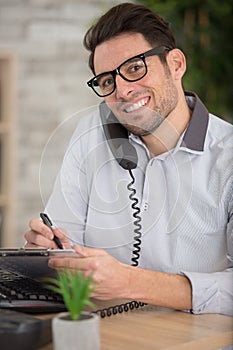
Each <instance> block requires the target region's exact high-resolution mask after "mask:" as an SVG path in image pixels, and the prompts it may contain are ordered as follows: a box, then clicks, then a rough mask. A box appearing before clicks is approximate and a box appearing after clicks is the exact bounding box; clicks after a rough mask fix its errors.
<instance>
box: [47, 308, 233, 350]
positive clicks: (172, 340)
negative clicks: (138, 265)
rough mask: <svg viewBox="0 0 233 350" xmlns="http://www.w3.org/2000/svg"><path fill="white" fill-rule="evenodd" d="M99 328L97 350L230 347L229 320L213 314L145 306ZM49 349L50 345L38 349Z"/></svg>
mask: <svg viewBox="0 0 233 350" xmlns="http://www.w3.org/2000/svg"><path fill="white" fill-rule="evenodd" d="M100 327H101V350H152V349H153V350H156V349H169V350H197V349H198V350H201V349H203V350H211V349H220V348H222V347H224V346H227V345H231V344H233V317H228V316H223V315H217V314H209V315H191V314H189V313H184V312H179V311H171V310H168V309H161V308H156V307H152V306H146V307H144V308H143V309H139V310H135V311H129V312H128V313H122V314H118V315H115V316H111V317H108V318H104V319H101V322H100ZM52 349H53V346H52V344H48V345H47V346H45V347H43V348H41V350H52ZM93 350H94V349H93Z"/></svg>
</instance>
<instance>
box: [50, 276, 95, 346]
mask: <svg viewBox="0 0 233 350" xmlns="http://www.w3.org/2000/svg"><path fill="white" fill-rule="evenodd" d="M47 282H49V285H47V288H49V289H51V290H53V291H55V292H56V293H59V294H60V295H61V296H62V298H63V300H64V303H65V305H66V307H67V310H68V312H62V313H60V314H58V315H57V316H56V317H54V318H53V320H52V333H53V343H54V350H64V349H66V350H73V349H75V350H77V349H82V350H93V349H95V350H98V349H100V332H99V316H98V315H97V314H94V313H91V312H87V311H84V308H85V307H86V306H90V307H91V308H93V307H94V304H93V303H92V302H91V301H90V295H91V292H92V291H93V281H92V277H91V276H89V277H86V276H85V275H84V274H82V273H81V272H79V271H78V270H75V271H74V272H71V271H70V270H69V269H64V270H62V271H59V272H58V273H57V278H48V279H47Z"/></svg>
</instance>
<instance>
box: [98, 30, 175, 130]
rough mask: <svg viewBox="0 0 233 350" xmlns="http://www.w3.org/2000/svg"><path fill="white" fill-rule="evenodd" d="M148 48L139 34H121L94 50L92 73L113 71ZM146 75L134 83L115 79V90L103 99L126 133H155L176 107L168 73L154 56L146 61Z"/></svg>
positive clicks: (148, 45)
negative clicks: (127, 131)
mask: <svg viewBox="0 0 233 350" xmlns="http://www.w3.org/2000/svg"><path fill="white" fill-rule="evenodd" d="M151 48H152V47H151V46H150V44H149V43H148V42H147V41H146V40H145V38H144V37H143V36H142V35H141V34H140V33H132V34H122V35H120V36H118V37H115V38H113V39H110V40H108V41H106V42H104V43H102V44H100V45H99V46H97V47H96V50H95V56H94V67H95V73H96V75H97V74H100V73H103V72H107V71H112V70H114V69H116V68H117V67H118V66H119V65H120V64H121V63H122V62H124V61H126V60H127V59H129V58H131V57H133V56H135V55H138V54H141V53H143V52H146V51H148V50H150V49H151ZM146 64H147V68H148V72H147V74H146V75H145V76H144V77H143V78H142V79H141V80H138V81H135V82H129V81H126V80H124V79H123V78H122V77H121V76H119V75H116V90H115V91H114V92H113V93H112V94H111V95H109V96H106V97H105V102H106V103H107V105H108V106H109V108H110V109H111V110H112V111H113V113H114V114H115V116H116V117H117V118H118V120H119V121H120V122H121V123H122V124H124V125H125V126H126V127H127V129H128V130H129V131H131V132H133V133H134V134H136V135H139V136H146V135H148V134H151V133H152V132H153V131H155V130H156V129H157V127H158V126H159V125H160V124H161V123H162V121H163V120H164V119H165V118H167V117H168V116H169V115H170V114H171V113H172V112H173V110H174V109H175V108H176V106H177V102H178V91H177V87H176V84H175V83H174V80H173V78H172V74H171V73H170V69H169V66H164V65H163V64H162V63H161V61H160V59H159V57H158V56H150V57H147V58H146Z"/></svg>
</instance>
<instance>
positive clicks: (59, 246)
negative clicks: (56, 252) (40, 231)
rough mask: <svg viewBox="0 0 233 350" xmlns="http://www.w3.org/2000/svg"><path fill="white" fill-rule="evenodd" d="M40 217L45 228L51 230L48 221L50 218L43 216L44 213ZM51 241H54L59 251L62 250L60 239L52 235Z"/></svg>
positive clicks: (50, 222) (51, 227)
mask: <svg viewBox="0 0 233 350" xmlns="http://www.w3.org/2000/svg"><path fill="white" fill-rule="evenodd" d="M40 217H41V219H42V221H43V223H44V224H45V225H46V226H48V227H49V228H50V229H51V230H53V223H52V221H51V220H50V218H49V217H48V215H47V214H45V213H40ZM53 240H54V242H55V243H56V245H57V246H58V248H59V249H63V246H62V244H61V241H60V239H59V238H58V237H57V236H55V235H54V236H53Z"/></svg>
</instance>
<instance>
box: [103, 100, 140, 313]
mask: <svg viewBox="0 0 233 350" xmlns="http://www.w3.org/2000/svg"><path fill="white" fill-rule="evenodd" d="M99 111H100V117H101V121H102V125H103V129H104V134H105V137H106V139H107V142H108V145H109V148H110V150H111V152H112V154H113V156H114V158H115V159H116V161H117V162H118V164H119V165H120V166H121V167H122V168H123V169H125V170H128V171H129V174H130V176H131V178H132V182H130V183H129V184H128V185H127V189H128V190H129V191H130V192H131V193H130V194H129V198H130V200H131V201H132V205H131V206H132V209H133V217H134V226H135V229H134V233H135V236H134V244H133V247H134V250H133V256H132V258H131V262H132V263H131V265H132V266H138V260H139V258H140V250H141V236H142V233H141V228H142V226H141V223H140V222H141V217H140V209H139V207H138V199H137V198H136V197H135V194H136V190H135V188H134V187H133V184H134V182H135V179H134V176H133V173H132V169H135V168H136V167H137V164H138V155H137V151H136V149H135V148H134V146H133V145H132V144H131V143H130V142H129V138H128V130H127V129H126V128H125V127H124V126H123V125H122V124H121V123H120V122H119V121H118V120H117V118H116V117H115V115H114V114H113V112H112V111H111V110H110V109H109V108H108V106H107V105H106V103H105V102H102V103H100V105H99ZM144 305H145V304H144V303H142V302H138V301H130V302H128V303H125V304H120V305H114V306H112V307H108V308H106V309H102V310H98V311H97V313H99V314H100V316H101V317H105V316H111V315H115V314H117V313H121V312H123V311H125V312H127V311H128V310H133V309H135V308H138V307H142V306H144Z"/></svg>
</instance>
